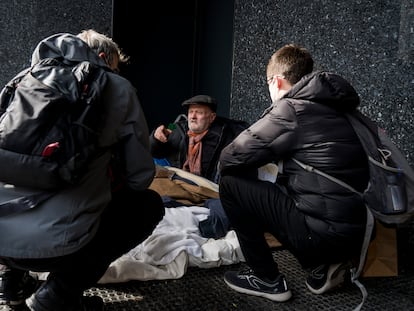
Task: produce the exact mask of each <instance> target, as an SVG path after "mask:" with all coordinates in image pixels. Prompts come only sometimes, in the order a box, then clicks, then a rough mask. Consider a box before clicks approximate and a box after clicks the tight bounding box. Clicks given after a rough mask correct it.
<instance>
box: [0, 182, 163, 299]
mask: <svg viewBox="0 0 414 311" xmlns="http://www.w3.org/2000/svg"><path fill="white" fill-rule="evenodd" d="M164 213H165V209H164V206H163V203H162V200H161V197H160V196H159V195H158V193H156V192H155V191H152V190H150V189H147V190H144V191H132V190H129V189H123V190H120V191H118V192H116V193H115V194H114V197H113V199H112V201H111V202H110V204H109V206H108V207H107V208H106V210H105V212H104V214H103V216H102V220H101V224H100V226H99V229H98V232H97V234H96V235H95V237H94V238H93V239H92V240H91V242H89V243H88V244H87V245H86V246H84V247H83V248H81V249H80V250H79V251H77V252H75V253H73V254H70V255H67V256H62V257H56V258H45V259H14V258H0V261H1V262H2V263H3V264H5V265H6V266H8V267H10V268H16V269H21V270H30V271H36V272H45V271H46V272H50V273H49V277H48V280H47V282H48V283H49V284H50V285H51V286H53V287H54V290H55V291H56V292H60V293H62V294H64V295H66V296H68V295H70V296H72V295H73V296H74V297H76V296H77V295H79V294H82V293H83V291H84V290H86V289H88V288H90V287H92V286H94V285H96V283H97V282H98V281H99V279H100V278H101V277H102V276H103V274H104V273H105V271H106V269H107V268H108V266H109V265H110V264H111V263H112V261H114V260H115V259H117V258H118V257H120V256H121V255H123V254H125V253H126V252H128V251H129V250H130V249H132V248H133V247H135V246H136V245H138V244H140V243H141V242H142V241H144V240H145V239H146V238H147V237H148V236H149V235H150V234H151V233H152V231H153V230H154V228H155V227H156V225H157V224H158V223H159V222H160V220H161V219H162V218H163V216H164ZM0 270H1V269H0Z"/></svg>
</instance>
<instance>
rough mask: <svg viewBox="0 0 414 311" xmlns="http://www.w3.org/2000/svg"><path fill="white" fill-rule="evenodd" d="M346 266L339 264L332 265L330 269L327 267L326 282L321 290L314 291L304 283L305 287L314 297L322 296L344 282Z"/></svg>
mask: <svg viewBox="0 0 414 311" xmlns="http://www.w3.org/2000/svg"><path fill="white" fill-rule="evenodd" d="M346 266H347V265H346V264H343V263H339V264H336V265H333V266H332V267H329V270H328V277H327V281H326V283H325V285H324V286H322V287H321V288H319V289H314V288H313V287H311V286H310V285H309V284H308V282H305V283H306V286H307V287H308V289H309V290H310V291H311V292H312V293H314V294H315V295H321V294H324V293H326V292H328V291H330V290H332V289H334V288H336V287H337V286H339V285H340V284H342V283H343V282H344V277H345V273H346ZM334 274H337V275H335V276H334Z"/></svg>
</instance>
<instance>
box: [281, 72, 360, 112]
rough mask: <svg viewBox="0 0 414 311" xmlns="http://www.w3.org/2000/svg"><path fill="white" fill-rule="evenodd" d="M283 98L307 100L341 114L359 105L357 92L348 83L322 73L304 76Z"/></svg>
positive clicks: (329, 74)
mask: <svg viewBox="0 0 414 311" xmlns="http://www.w3.org/2000/svg"><path fill="white" fill-rule="evenodd" d="M284 97H285V98H294V99H302V100H309V101H312V102H316V103H319V104H323V105H326V106H330V107H332V108H334V109H336V110H339V111H343V112H348V111H353V110H355V109H356V108H357V107H358V106H359V103H360V100H359V96H358V94H357V92H356V91H355V89H354V88H353V87H352V85H351V84H349V82H348V81H346V80H345V79H344V78H342V77H340V76H338V75H336V74H333V73H330V72H323V71H316V72H313V73H310V74H308V75H306V76H304V77H303V78H302V79H301V80H300V81H298V82H297V83H296V84H295V85H294V86H293V87H292V88H291V89H290V90H289V92H288V93H286V94H285V96H284Z"/></svg>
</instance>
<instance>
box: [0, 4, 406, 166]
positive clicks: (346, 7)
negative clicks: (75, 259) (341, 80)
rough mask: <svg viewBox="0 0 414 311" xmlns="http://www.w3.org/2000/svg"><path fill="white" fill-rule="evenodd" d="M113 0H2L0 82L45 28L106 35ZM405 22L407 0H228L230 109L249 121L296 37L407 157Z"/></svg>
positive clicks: (264, 102) (25, 58)
mask: <svg viewBox="0 0 414 311" xmlns="http://www.w3.org/2000/svg"><path fill="white" fill-rule="evenodd" d="M113 1H114V0H94V1H84V0H71V1H50V0H19V1H15V0H14V1H2V10H1V11H0V63H1V64H2V66H1V71H0V85H4V84H5V83H6V82H7V81H8V80H9V79H10V78H11V77H13V76H14V74H15V73H16V72H17V71H19V70H20V69H23V68H24V67H26V66H27V65H28V64H29V62H30V56H31V52H32V50H33V48H34V47H35V46H36V44H37V43H38V42H39V41H40V40H41V39H43V38H45V37H46V36H49V35H51V34H54V33H57V32H70V33H78V32H79V31H81V30H82V29H87V28H94V29H96V30H97V31H100V32H103V33H105V34H107V35H112V33H111V30H112V5H113ZM149 27H151V25H149ZM413 28H414V2H413V1H412V0H335V1H331V0H314V1H304V0H292V1H278V0H254V1H244V0H235V12H234V38H233V41H234V42H233V49H234V51H233V76H232V86H231V89H232V90H231V103H230V110H229V111H230V115H231V116H232V117H234V118H240V119H245V120H247V121H249V122H254V121H255V120H256V119H257V118H258V117H259V115H260V114H261V112H262V111H263V109H265V108H266V107H267V106H268V105H269V104H270V96H269V94H268V89H267V85H266V79H265V70H266V64H267V61H268V58H269V57H270V56H271V54H272V53H273V52H274V51H275V50H277V49H278V48H279V47H281V46H282V45H284V44H286V43H290V42H296V43H299V44H302V45H303V46H305V47H306V48H308V49H309V50H310V51H311V52H312V54H313V56H314V59H315V63H316V69H324V70H329V71H333V72H336V73H338V74H341V75H342V76H344V77H345V78H346V79H348V80H349V81H350V82H351V83H352V84H353V86H354V87H355V89H356V90H357V91H358V93H359V94H360V96H361V110H363V111H364V112H366V113H367V114H368V115H369V116H371V117H372V118H374V119H375V120H377V121H378V122H379V123H380V124H381V125H382V126H383V127H385V129H386V130H387V131H388V133H389V134H390V136H391V138H392V139H393V140H394V141H395V142H396V143H397V145H399V146H400V147H401V149H402V150H403V152H404V153H405V154H406V155H407V157H408V158H409V160H410V162H411V163H413V162H414V138H413V137H414V136H413V132H414V131H413V128H414V125H413V119H414V109H413V108H414V107H413V106H414V100H413V95H414V91H413V90H414V33H413V30H412V29H413ZM148 29H149V31H150V28H148ZM160 87H161V86H160Z"/></svg>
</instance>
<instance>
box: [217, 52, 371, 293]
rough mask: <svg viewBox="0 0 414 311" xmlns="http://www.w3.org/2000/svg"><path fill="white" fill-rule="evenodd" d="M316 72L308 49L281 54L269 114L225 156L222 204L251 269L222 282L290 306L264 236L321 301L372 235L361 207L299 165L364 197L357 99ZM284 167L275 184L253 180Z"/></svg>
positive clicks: (343, 84) (332, 77) (355, 197)
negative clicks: (353, 116)
mask: <svg viewBox="0 0 414 311" xmlns="http://www.w3.org/2000/svg"><path fill="white" fill-rule="evenodd" d="M312 71H313V60H312V57H311V55H310V54H309V52H308V51H307V50H306V49H304V48H302V47H300V46H297V45H293V44H289V45H286V46H284V47H282V48H281V49H279V50H278V51H276V52H275V53H274V54H273V55H272V57H271V58H270V60H269V63H268V66H267V83H268V87H269V92H270V96H271V99H272V102H273V103H272V105H271V106H270V107H269V108H268V109H266V111H265V112H264V113H263V114H262V116H261V118H260V119H259V120H258V121H256V123H254V124H253V125H251V126H250V128H248V129H247V130H245V131H243V132H242V133H241V134H240V135H239V136H238V137H237V138H236V139H235V140H234V141H233V142H232V143H230V144H229V145H228V146H227V147H226V148H225V149H224V150H223V151H222V153H221V157H220V169H221V176H222V177H221V181H220V198H221V201H222V204H223V207H224V209H225V211H226V214H227V216H228V218H229V220H230V223H231V225H232V226H233V228H234V230H235V231H236V233H237V236H238V239H239V242H240V246H241V250H242V252H243V254H244V257H245V259H246V263H247V265H248V266H249V268H248V269H243V270H242V271H239V272H233V271H228V272H226V273H225V275H224V280H225V282H226V284H227V285H228V286H229V287H230V288H232V289H233V290H235V291H237V292H240V293H245V294H249V295H255V296H261V297H265V298H268V299H271V300H274V301H286V300H288V299H290V298H291V292H290V290H289V286H288V283H287V280H286V278H285V276H284V274H283V272H282V271H280V270H279V267H278V265H277V263H276V262H275V261H274V258H273V256H272V253H271V250H270V249H269V247H268V245H267V243H266V241H265V237H264V236H263V233H264V232H270V233H272V234H273V235H274V236H275V237H276V238H277V240H278V241H280V242H281V243H282V244H283V246H285V247H286V248H287V249H288V250H289V251H291V252H292V254H293V255H295V256H296V258H297V259H298V260H299V262H300V263H301V264H302V266H303V267H304V268H307V269H309V272H310V273H309V275H308V276H307V279H306V281H305V283H306V286H307V287H308V289H309V290H310V291H311V292H312V293H314V294H323V293H325V292H327V291H328V290H331V289H333V288H335V287H336V286H337V285H339V284H341V283H342V281H343V277H344V272H345V269H344V268H345V266H346V262H347V261H349V260H351V259H352V258H353V257H354V256H356V257H357V258H359V253H360V251H361V244H362V241H363V239H364V232H365V226H366V208H365V205H364V201H363V199H362V197H361V196H360V195H359V194H356V193H354V192H351V191H349V190H347V189H345V188H344V187H343V186H340V185H338V184H337V183H335V182H333V181H331V180H329V179H327V178H325V177H323V176H320V175H318V174H314V173H313V172H308V171H306V170H304V169H303V168H302V167H301V166H299V165H298V164H297V163H296V162H295V159H297V160H299V161H303V162H305V163H306V164H308V165H312V166H313V167H315V168H317V169H319V170H321V171H324V172H327V173H329V174H332V175H334V176H335V177H336V178H338V179H340V180H343V181H345V182H347V183H348V184H350V185H352V187H353V188H354V189H357V190H358V191H361V192H362V191H363V190H364V189H365V188H366V186H367V184H368V179H369V172H368V161H367V156H366V154H365V151H364V149H363V147H362V145H361V143H360V141H359V139H358V136H357V135H356V134H355V132H354V130H353V128H352V126H351V125H350V123H349V122H348V120H347V118H346V116H345V113H346V112H352V111H355V109H357V107H358V105H359V97H358V95H357V93H356V91H355V90H354V88H353V87H352V86H351V85H350V84H349V83H348V82H347V81H346V80H345V79H343V78H341V77H340V76H338V75H336V74H333V73H329V72H321V71H317V72H312ZM280 161H283V171H282V170H281V167H282V166H281V165H280V166H279V175H278V177H277V181H276V183H271V182H268V181H261V180H258V179H257V178H256V175H257V174H255V175H253V174H252V173H255V172H256V171H257V169H258V168H260V167H261V166H262V165H264V164H266V163H271V162H273V163H279V162H280ZM248 173H250V174H248Z"/></svg>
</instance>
